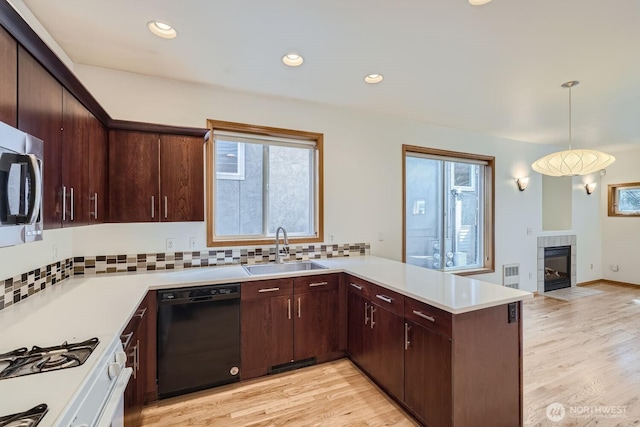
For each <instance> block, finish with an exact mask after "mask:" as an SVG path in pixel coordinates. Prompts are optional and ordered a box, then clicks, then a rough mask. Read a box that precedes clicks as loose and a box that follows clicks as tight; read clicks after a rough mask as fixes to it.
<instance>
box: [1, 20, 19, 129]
mask: <svg viewBox="0 0 640 427" xmlns="http://www.w3.org/2000/svg"><path fill="white" fill-rule="evenodd" d="M0 64H2V72H1V73H0V122H5V123H6V124H8V125H11V126H13V127H16V126H17V125H18V42H16V41H15V39H14V38H13V37H11V36H10V35H9V33H7V32H6V31H5V30H4V28H2V27H0Z"/></svg>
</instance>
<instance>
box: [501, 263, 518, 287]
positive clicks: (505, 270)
mask: <svg viewBox="0 0 640 427" xmlns="http://www.w3.org/2000/svg"><path fill="white" fill-rule="evenodd" d="M502 284H503V285H504V286H506V287H507V288H513V289H520V264H505V265H503V266H502Z"/></svg>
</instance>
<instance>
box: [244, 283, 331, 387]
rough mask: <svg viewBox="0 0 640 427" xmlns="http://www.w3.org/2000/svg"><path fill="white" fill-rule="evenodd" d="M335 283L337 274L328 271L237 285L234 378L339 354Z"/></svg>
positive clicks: (259, 374)
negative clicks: (239, 289)
mask: <svg viewBox="0 0 640 427" xmlns="http://www.w3.org/2000/svg"><path fill="white" fill-rule="evenodd" d="M339 283H340V276H339V275H336V274H331V275H318V276H307V277H300V278H295V279H276V280H265V281H258V282H250V283H245V284H243V285H242V292H241V301H242V303H241V310H240V336H241V337H240V345H241V349H242V350H241V361H242V367H241V374H240V378H241V379H243V380H246V379H249V378H254V377H258V376H261V375H266V374H267V373H270V372H271V371H272V368H273V367H276V366H278V365H283V364H287V363H291V362H295V361H302V360H306V359H311V358H316V360H317V361H318V362H326V361H328V360H332V359H338V358H340V357H342V356H344V351H341V350H344V349H341V348H340V347H341V346H340V325H341V316H340V308H341V307H343V306H342V305H341V304H340V288H339Z"/></svg>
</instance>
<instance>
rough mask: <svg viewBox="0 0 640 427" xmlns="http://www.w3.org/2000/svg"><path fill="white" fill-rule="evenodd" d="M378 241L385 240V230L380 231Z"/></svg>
mask: <svg viewBox="0 0 640 427" xmlns="http://www.w3.org/2000/svg"><path fill="white" fill-rule="evenodd" d="M378 241H379V242H384V232H382V231H378Z"/></svg>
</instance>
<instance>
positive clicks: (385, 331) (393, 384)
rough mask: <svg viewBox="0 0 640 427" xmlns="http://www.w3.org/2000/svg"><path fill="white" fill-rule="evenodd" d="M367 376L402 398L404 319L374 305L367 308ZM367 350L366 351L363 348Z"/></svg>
mask: <svg viewBox="0 0 640 427" xmlns="http://www.w3.org/2000/svg"><path fill="white" fill-rule="evenodd" d="M369 311H370V315H369V324H370V327H371V334H370V339H371V342H370V345H369V347H368V348H369V350H370V360H369V363H368V373H369V375H371V376H372V377H373V378H374V379H375V380H376V381H378V383H379V384H380V385H381V386H382V387H384V388H386V389H387V391H388V392H389V393H390V394H392V395H394V396H395V397H397V398H398V399H400V400H402V398H403V396H404V318H403V317H401V316H399V315H397V314H395V313H393V312H392V311H390V310H387V309H386V308H383V307H381V306H379V305H377V304H372V305H371V306H370V309H369ZM365 350H367V349H365Z"/></svg>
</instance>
